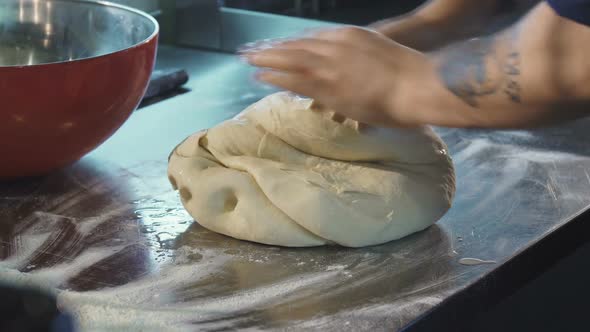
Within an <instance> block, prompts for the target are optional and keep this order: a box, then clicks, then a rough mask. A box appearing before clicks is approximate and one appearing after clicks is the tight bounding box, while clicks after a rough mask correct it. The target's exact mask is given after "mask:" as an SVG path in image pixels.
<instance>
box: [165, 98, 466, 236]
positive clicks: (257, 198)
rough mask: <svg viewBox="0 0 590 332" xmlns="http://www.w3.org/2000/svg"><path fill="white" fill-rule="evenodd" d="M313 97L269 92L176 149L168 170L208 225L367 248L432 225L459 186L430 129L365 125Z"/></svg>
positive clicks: (250, 233) (227, 232)
mask: <svg viewBox="0 0 590 332" xmlns="http://www.w3.org/2000/svg"><path fill="white" fill-rule="evenodd" d="M312 104H313V102H312V100H310V99H305V98H300V97H297V96H295V95H292V94H290V93H286V92H279V93H276V94H272V95H270V96H268V97H265V98H264V99H262V100H260V101H259V102H257V103H255V104H253V105H251V106H250V107H248V108H247V109H245V110H244V111H243V112H241V113H240V114H238V115H237V116H236V117H234V118H233V119H230V120H227V121H225V122H223V123H221V124H219V125H217V126H215V127H213V128H211V129H208V130H204V131H201V132H198V133H196V134H194V135H192V136H191V137H189V138H188V139H186V140H185V141H184V142H182V143H181V144H180V145H179V146H178V147H176V149H175V150H174V151H173V152H172V154H171V156H170V160H169V167H168V176H169V178H170V181H171V182H172V184H173V186H174V187H175V188H177V189H179V191H180V196H181V200H182V203H183V205H184V207H185V208H186V210H187V211H188V212H189V213H190V214H191V216H193V217H194V218H195V220H196V221H198V222H199V224H201V225H202V226H204V227H206V228H208V229H210V230H212V231H214V232H218V233H221V234H225V235H228V236H231V237H234V238H237V239H242V240H249V241H254V242H260V243H266V244H271V245H281V246H289V247H307V246H319V245H325V244H339V245H342V246H347V247H362V246H369V245H376V244H381V243H385V242H388V241H391V240H395V239H399V238H401V237H404V236H406V235H409V234H412V233H414V232H417V231H420V230H423V229H425V228H427V227H428V226H430V225H432V224H434V223H435V222H436V221H437V220H438V219H439V218H441V216H443V215H444V214H445V213H446V211H447V210H448V209H449V208H450V206H451V202H452V199H453V195H454V192H455V174H454V170H453V163H452V161H451V159H450V157H449V156H448V154H447V152H446V151H447V150H446V146H445V144H444V143H443V141H442V140H441V139H440V138H439V137H438V136H437V135H436V134H435V133H434V132H433V131H432V130H431V129H430V128H428V127H422V128H419V129H399V128H398V129H386V128H375V127H368V126H360V125H359V123H358V122H356V121H354V120H351V119H346V118H342V117H340V116H338V115H336V114H335V113H334V112H331V111H325V110H322V111H317V110H315V109H314V107H313V106H312Z"/></svg>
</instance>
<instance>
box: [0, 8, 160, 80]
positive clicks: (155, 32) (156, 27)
mask: <svg viewBox="0 0 590 332" xmlns="http://www.w3.org/2000/svg"><path fill="white" fill-rule="evenodd" d="M32 1H34V0H32ZM47 1H49V2H74V3H81V4H84V5H91V6H104V7H111V8H117V9H122V10H125V11H128V12H132V13H134V14H136V15H139V16H142V17H143V18H146V19H147V20H148V21H150V22H151V23H152V24H153V26H154V29H153V31H152V33H151V34H150V35H149V36H148V37H146V38H145V39H143V40H142V41H140V42H137V43H135V44H133V45H131V46H129V47H126V48H123V49H120V50H116V51H112V52H108V53H104V54H99V55H93V56H88V57H83V58H77V59H72V60H62V61H52V62H43V63H35V64H30V65H0V70H2V69H5V68H38V67H43V66H51V65H57V64H69V63H76V62H80V61H88V60H94V59H100V58H102V57H106V56H109V55H113V54H117V53H122V52H127V51H129V50H132V49H135V48H137V47H140V46H142V45H144V44H148V43H150V42H151V41H153V40H154V38H156V37H157V36H158V34H159V33H160V24H159V23H158V21H157V20H156V19H155V18H154V17H153V16H152V15H150V14H148V13H146V12H144V11H141V10H139V9H135V8H133V7H129V6H125V5H122V4H118V3H113V2H110V1H103V0H92V1H88V0H47Z"/></svg>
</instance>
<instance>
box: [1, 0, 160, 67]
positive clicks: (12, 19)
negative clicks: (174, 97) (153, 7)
mask: <svg viewBox="0 0 590 332" xmlns="http://www.w3.org/2000/svg"><path fill="white" fill-rule="evenodd" d="M157 30H158V24H157V23H156V21H155V20H154V19H153V18H152V17H150V16H149V15H147V14H144V13H142V12H139V11H136V10H133V9H130V8H125V7H121V6H118V5H112V4H107V3H99V2H98V3H97V2H88V1H83V0H1V1H0V66H23V65H37V64H46V63H55V62H63V61H72V60H79V59H85V58H91V57H97V56H101V55H105V54H109V53H114V52H117V51H121V50H125V49H127V48H130V47H133V46H134V45H137V44H140V43H142V42H144V41H146V40H147V39H149V38H150V37H151V36H153V35H154V34H156V33H157Z"/></svg>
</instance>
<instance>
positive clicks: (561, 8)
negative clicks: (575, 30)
mask: <svg viewBox="0 0 590 332" xmlns="http://www.w3.org/2000/svg"><path fill="white" fill-rule="evenodd" d="M546 1H547V3H548V4H549V5H550V6H551V7H552V8H553V9H554V10H555V12H557V14H558V15H559V16H561V17H565V18H569V19H571V20H573V21H576V22H578V23H581V24H584V25H587V26H590V0H546Z"/></svg>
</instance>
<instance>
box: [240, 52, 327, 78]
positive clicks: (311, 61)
mask: <svg viewBox="0 0 590 332" xmlns="http://www.w3.org/2000/svg"><path fill="white" fill-rule="evenodd" d="M245 56H246V59H247V61H248V62H249V63H250V64H251V65H254V66H257V67H262V68H271V69H274V70H280V71H286V72H301V73H306V72H311V71H314V70H316V69H317V68H322V67H323V66H325V65H326V64H325V60H324V59H323V58H322V57H321V56H319V55H317V54H314V53H312V52H309V51H306V50H301V49H286V48H271V49H266V50H263V51H259V52H255V53H250V54H246V55H245Z"/></svg>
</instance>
